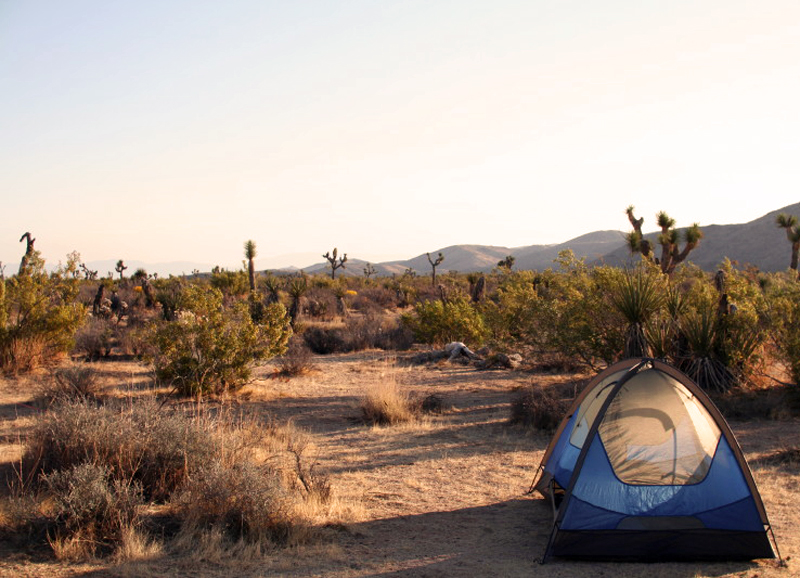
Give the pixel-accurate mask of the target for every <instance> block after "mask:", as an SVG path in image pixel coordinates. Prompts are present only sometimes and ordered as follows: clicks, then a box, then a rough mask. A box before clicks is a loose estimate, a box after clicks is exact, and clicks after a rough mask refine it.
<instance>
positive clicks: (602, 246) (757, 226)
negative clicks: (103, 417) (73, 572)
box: [87, 203, 800, 276]
mask: <svg viewBox="0 0 800 578" xmlns="http://www.w3.org/2000/svg"><path fill="white" fill-rule="evenodd" d="M780 213H788V214H790V215H795V216H798V217H800V203H795V204H793V205H789V206H786V207H783V208H781V209H777V210H775V211H772V212H770V213H767V214H766V215H763V216H761V217H759V218H757V219H755V220H753V221H750V222H747V223H741V224H733V225H701V227H702V231H703V239H702V240H701V241H700V244H699V245H698V247H697V248H696V249H695V250H694V251H692V252H691V253H690V255H689V258H688V260H689V261H691V262H693V263H695V264H696V265H698V266H699V267H701V268H702V269H705V270H707V271H713V270H715V269H716V268H717V267H718V266H719V264H720V263H721V262H722V261H723V260H724V259H725V258H726V257H727V258H729V259H731V260H732V261H736V262H737V263H738V264H739V265H740V266H746V265H753V266H755V267H757V268H758V269H759V270H761V271H765V272H773V271H781V270H784V269H786V268H787V267H788V266H789V261H790V258H791V245H790V244H789V242H788V240H787V239H786V233H785V232H784V231H783V230H782V229H780V228H778V227H777V226H776V225H775V218H776V217H777V216H778V215H779V214H780ZM625 234H626V232H624V231H594V232H592V233H587V234H585V235H581V236H580V237H576V238H574V239H570V240H569V241H565V242H563V243H558V244H552V245H528V246H525V247H499V246H492V245H452V246H449V247H444V248H442V249H437V250H435V251H431V257H432V258H433V259H435V258H436V256H437V255H438V254H439V253H441V254H442V255H443V256H444V260H443V261H442V263H441V264H440V265H439V267H438V269H437V270H438V271H440V272H447V271H458V272H460V273H470V272H488V271H491V270H492V269H493V268H495V267H497V263H498V262H499V261H500V260H502V259H505V258H506V257H507V256H509V255H510V256H512V257H514V268H515V269H522V270H526V269H528V270H539V271H541V270H544V269H547V268H550V267H553V266H554V265H553V261H554V259H555V258H556V257H557V256H558V254H559V252H561V251H563V250H565V249H571V250H572V252H573V253H574V254H575V255H576V256H577V257H580V258H584V259H586V262H587V263H590V264H599V263H606V264H609V265H615V266H623V265H628V264H631V263H633V262H635V260H636V259H638V256H634V255H631V252H630V250H629V249H628V245H627V243H626V241H625ZM645 237H646V238H648V239H651V241H652V242H653V244H654V245H657V237H658V232H652V233H648V234H646V235H645ZM303 256H304V257H306V258H308V255H307V254H303ZM274 263H276V258H275V257H273V258H270V259H264V260H259V259H257V260H256V262H255V265H256V269H257V270H259V271H264V270H267V269H269V270H273V271H275V272H278V273H290V272H294V271H298V269H297V268H295V267H290V268H284V269H274V266H275V265H274ZM115 264H116V261H112V260H108V261H94V262H91V263H88V264H87V266H88V267H89V268H90V269H93V270H97V271H99V272H100V275H105V274H106V272H107V271H114V265H115ZM126 265H128V270H127V271H126V273H127V274H128V275H130V274H132V273H133V272H134V271H135V270H136V269H137V268H140V267H141V268H144V269H146V270H147V271H148V272H151V273H153V272H155V273H158V274H159V275H161V276H165V275H168V274H176V275H180V274H190V273H192V272H193V271H201V272H208V271H210V270H211V268H212V266H211V265H209V264H207V263H194V262H183V261H180V262H172V263H151V264H148V263H144V262H141V261H130V262H128V261H126ZM366 265H367V261H365V260H362V259H357V258H349V259H348V261H347V263H346V266H345V268H344V269H339V270H337V275H342V274H344V275H349V276H361V275H363V274H364V268H365V267H366ZM371 265H372V266H373V267H374V268H375V270H376V274H377V275H392V274H402V273H403V272H405V271H406V270H408V269H410V270H412V271H415V272H416V273H420V274H426V273H430V271H431V266H430V263H429V262H428V258H427V255H425V254H422V255H418V256H416V257H413V258H411V259H406V260H397V261H385V262H382V263H371ZM329 270H330V266H329V265H328V263H327V262H324V261H323V262H320V263H317V264H315V265H311V266H309V267H305V268H303V271H305V272H306V273H309V274H313V273H325V272H327V271H329Z"/></svg>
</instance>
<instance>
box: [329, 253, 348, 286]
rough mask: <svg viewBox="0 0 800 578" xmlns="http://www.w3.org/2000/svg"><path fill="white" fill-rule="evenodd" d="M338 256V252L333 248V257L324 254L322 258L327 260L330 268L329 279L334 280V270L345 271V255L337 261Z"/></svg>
mask: <svg viewBox="0 0 800 578" xmlns="http://www.w3.org/2000/svg"><path fill="white" fill-rule="evenodd" d="M338 254H339V250H338V249H337V248H336V247H334V248H333V255H331V254H330V252H328V253H325V254H324V255H323V257H324V258H325V259H327V261H328V263H330V266H331V279H336V269H345V268H346V267H345V265H344V264H345V263H346V262H347V253H345V254H344V255H343V256H342V257H339V258H338V259H337V256H338Z"/></svg>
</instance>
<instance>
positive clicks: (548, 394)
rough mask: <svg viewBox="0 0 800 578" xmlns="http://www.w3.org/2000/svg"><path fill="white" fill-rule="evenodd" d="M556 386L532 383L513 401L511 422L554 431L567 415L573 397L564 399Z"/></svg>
mask: <svg viewBox="0 0 800 578" xmlns="http://www.w3.org/2000/svg"><path fill="white" fill-rule="evenodd" d="M555 389H556V388H555V387H548V388H544V387H541V386H536V385H531V386H530V387H526V388H524V389H522V390H521V391H520V392H519V394H518V395H517V396H516V397H515V398H514V400H513V401H512V402H511V423H513V424H520V425H524V426H527V427H533V428H535V429H540V430H545V431H553V430H555V429H556V428H557V427H558V426H559V424H560V423H561V420H562V419H563V418H564V415H566V413H567V410H568V409H569V406H570V403H571V402H572V400H571V399H564V398H563V397H562V396H560V395H559V394H558V393H557V392H556V391H555Z"/></svg>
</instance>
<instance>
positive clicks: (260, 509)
mask: <svg viewBox="0 0 800 578" xmlns="http://www.w3.org/2000/svg"><path fill="white" fill-rule="evenodd" d="M308 443H309V439H308V437H307V436H304V435H303V433H302V432H300V431H299V430H297V429H295V428H293V427H290V426H287V427H282V426H278V425H275V424H267V425H266V426H265V425H262V424H260V423H257V422H255V421H253V420H248V419H246V418H244V417H242V416H233V415H232V414H230V412H226V411H222V412H215V413H213V414H212V413H209V412H194V414H193V415H188V414H186V413H182V412H179V411H172V410H170V409H169V408H163V407H160V406H159V405H158V404H157V403H156V402H155V401H152V400H148V401H145V402H138V401H135V402H134V401H129V402H126V403H120V404H107V405H97V404H91V403H87V402H86V401H69V402H65V403H64V404H61V405H54V406H52V407H51V409H50V410H49V411H47V412H44V413H43V414H42V415H41V417H40V418H39V421H38V423H37V424H36V425H35V426H34V431H33V432H32V435H31V437H30V439H29V442H28V446H27V448H26V453H25V456H24V457H23V460H22V464H23V470H22V472H20V480H21V482H22V483H21V484H18V485H19V486H20V488H21V489H22V490H23V492H22V493H21V494H20V495H19V496H17V497H18V498H28V499H27V500H26V501H25V504H23V500H22V499H17V500H16V501H15V504H23V505H24V506H25V507H24V508H21V507H17V508H16V509H17V510H20V511H22V510H24V512H25V513H24V515H23V514H18V515H15V524H16V525H15V527H16V528H22V526H23V525H25V524H27V525H29V526H30V525H31V524H32V522H31V520H33V519H34V518H35V517H36V512H37V511H38V512H42V511H46V512H48V513H49V515H50V516H51V520H50V523H51V525H55V527H56V530H57V531H56V536H55V539H53V540H52V541H51V544H52V546H53V548H54V549H55V550H56V552H57V553H60V554H61V555H64V556H66V555H73V554H74V555H78V556H85V555H87V554H91V553H92V552H93V551H94V547H93V546H92V548H89V549H86V548H81V544H82V543H83V542H85V541H91V543H92V544H94V545H97V546H100V547H101V548H103V549H104V547H105V546H112V545H114V543H115V542H121V541H122V542H124V540H126V539H129V538H126V536H128V537H129V536H130V535H131V532H135V530H136V528H137V526H138V522H139V517H138V514H139V513H140V509H139V508H138V505H139V504H141V503H142V501H143V499H147V500H153V501H157V502H168V503H170V504H171V505H172V506H173V508H174V510H173V512H174V514H175V515H176V516H177V518H178V519H179V520H180V521H181V532H182V535H187V534H190V535H191V534H196V533H197V532H201V533H202V532H204V531H206V530H208V529H211V530H214V531H220V530H221V531H224V532H225V533H226V534H227V535H228V536H229V537H231V538H234V539H238V538H242V539H245V540H248V541H255V542H258V541H268V542H269V543H286V542H287V541H288V542H290V540H289V538H292V540H295V539H297V537H298V536H304V537H307V536H308V535H309V533H308V532H307V528H306V523H305V521H304V520H305V518H304V517H303V514H302V508H301V507H300V506H301V505H302V501H303V500H311V499H313V500H314V502H313V503H316V504H319V503H324V501H325V500H326V499H327V497H328V496H329V493H330V486H329V485H328V482H327V478H326V477H325V476H324V475H320V474H319V473H317V472H316V471H315V465H316V462H311V463H309V460H308V457H307V453H306V450H307V448H308V447H309V445H308ZM39 490H41V491H39ZM35 502H38V503H39V504H40V506H39V507H36V506H35V504H34V503H35ZM9 503H11V502H9ZM42 504H52V505H53V506H52V507H47V508H43V507H42ZM6 509H8V508H6ZM39 515H40V516H41V514H39ZM296 530H297V532H296ZM124 546H125V544H123V543H120V544H117V547H118V548H123V547H124Z"/></svg>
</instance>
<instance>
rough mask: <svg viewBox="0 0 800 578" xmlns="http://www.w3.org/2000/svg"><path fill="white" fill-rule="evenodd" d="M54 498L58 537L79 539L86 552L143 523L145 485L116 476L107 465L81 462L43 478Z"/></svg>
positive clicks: (112, 541)
mask: <svg viewBox="0 0 800 578" xmlns="http://www.w3.org/2000/svg"><path fill="white" fill-rule="evenodd" d="M42 480H43V482H44V483H45V485H46V486H47V488H48V490H49V493H50V496H51V498H52V500H53V503H54V504H53V507H54V514H53V515H54V518H55V520H54V521H55V524H56V527H57V530H56V538H55V540H56V541H61V542H63V541H65V540H67V541H79V542H80V543H81V544H83V545H84V547H85V550H84V552H82V553H84V554H94V553H95V551H96V549H97V548H98V547H99V546H106V547H108V546H110V545H112V544H113V543H115V542H119V541H121V539H122V536H123V533H124V532H125V531H126V530H129V529H131V528H135V527H136V526H137V525H138V523H139V520H140V518H139V514H138V507H139V506H140V505H141V504H142V503H143V500H142V493H141V487H140V486H139V485H138V484H137V483H126V482H125V481H123V480H120V479H112V478H111V472H110V471H109V469H108V468H106V467H104V466H99V465H95V464H91V463H81V464H78V465H75V466H73V467H72V468H70V469H68V470H62V471H58V472H53V473H52V474H49V475H45V476H43V478H42Z"/></svg>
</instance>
